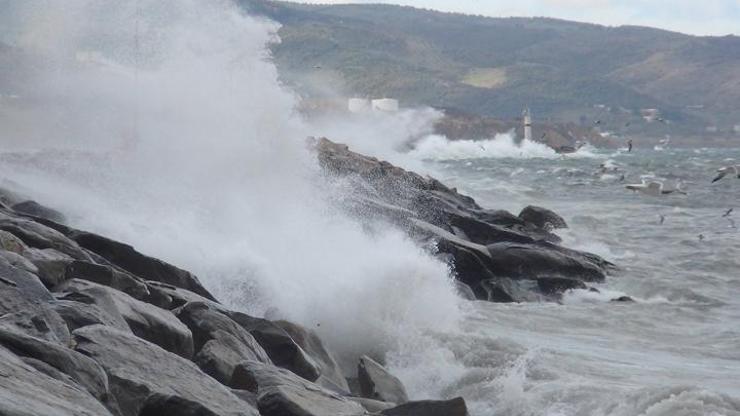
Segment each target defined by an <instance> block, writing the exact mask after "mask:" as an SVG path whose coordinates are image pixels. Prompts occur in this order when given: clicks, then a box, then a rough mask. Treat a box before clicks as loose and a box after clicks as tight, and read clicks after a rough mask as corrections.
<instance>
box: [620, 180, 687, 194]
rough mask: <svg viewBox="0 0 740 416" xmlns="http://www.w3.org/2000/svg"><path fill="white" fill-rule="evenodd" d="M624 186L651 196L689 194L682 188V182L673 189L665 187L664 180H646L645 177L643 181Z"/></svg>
mask: <svg viewBox="0 0 740 416" xmlns="http://www.w3.org/2000/svg"><path fill="white" fill-rule="evenodd" d="M624 187H625V188H627V189H629V190H631V191H635V192H640V193H643V194H645V195H650V196H661V195H668V194H672V193H679V194H683V195H688V194H687V193H686V192H684V191H683V190H682V189H681V184H680V183H679V184H678V185H676V187H675V188H673V189H664V188H663V182H659V181H650V182H646V181H645V180H644V179H643V181H642V183H633V184H629V185H625V186H624Z"/></svg>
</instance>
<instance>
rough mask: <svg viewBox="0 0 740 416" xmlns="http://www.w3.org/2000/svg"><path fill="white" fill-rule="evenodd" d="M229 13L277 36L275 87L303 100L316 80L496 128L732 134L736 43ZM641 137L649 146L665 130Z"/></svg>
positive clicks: (738, 73)
mask: <svg viewBox="0 0 740 416" xmlns="http://www.w3.org/2000/svg"><path fill="white" fill-rule="evenodd" d="M241 1H242V3H243V5H244V6H245V7H246V8H247V9H249V10H250V11H252V12H255V13H260V14H263V15H266V16H268V17H270V18H272V19H274V20H276V21H278V22H280V23H281V24H282V28H281V29H280V32H279V35H280V38H281V39H282V42H280V43H278V44H275V45H274V46H273V48H272V49H273V56H274V59H275V61H276V63H277V65H278V68H279V70H280V73H281V77H282V78H283V80H284V82H286V83H288V84H292V85H294V86H295V87H297V88H298V89H299V90H300V91H302V92H303V93H305V94H307V95H311V94H317V95H320V94H327V91H326V90H325V89H321V88H317V87H316V86H315V85H314V84H313V83H312V82H310V79H307V75H310V74H313V73H315V72H325V73H327V74H331V75H332V79H333V80H334V81H335V82H333V85H332V86H333V87H334V88H335V89H336V91H335V92H336V93H337V94H344V95H365V96H393V97H398V98H400V99H401V100H402V102H403V103H404V104H405V105H432V106H435V107H438V108H446V109H454V110H456V111H459V112H465V113H470V114H478V115H483V116H491V117H499V118H512V117H516V116H518V115H519V114H520V112H521V109H522V108H523V107H524V106H527V105H529V106H531V107H532V109H533V111H534V112H535V114H536V115H537V116H538V117H540V118H543V117H544V118H551V119H552V120H559V121H572V122H577V123H582V124H587V123H591V122H593V121H595V120H597V119H603V120H604V122H606V121H610V122H612V123H613V125H617V124H619V125H620V126H626V125H627V124H628V123H629V124H631V125H636V124H637V123H636V121H639V109H641V108H659V109H660V110H661V112H662V115H663V117H664V118H665V119H666V120H670V129H671V131H674V132H675V131H676V130H677V129H680V130H683V131H684V132H690V131H692V130H695V131H703V130H704V127H705V126H707V125H715V124H716V125H719V126H720V128H722V127H723V126H731V125H734V124H738V123H740V38H738V37H723V38H717V37H695V36H688V35H683V34H679V33H673V32H668V31H662V30H657V29H650V28H642V27H633V26H623V27H616V28H614V27H605V26H599V25H593V24H584V23H574V22H568V21H562V20H556V19H548V18H486V17H480V16H468V15H462V14H453V13H441V12H435V11H429V10H420V9H414V8H411V7H401V6H391V5H332V6H326V5H301V4H295V3H285V2H274V1H268V0H241ZM314 75H315V74H314ZM314 78H315V77H314ZM599 105H603V106H604V107H601V106H599ZM643 124H644V123H643ZM641 128H647V129H648V130H650V129H653V130H654V133H656V134H658V133H660V132H666V131H665V130H666V129H667V124H661V123H652V124H651V126H644V125H643V126H642V127H641ZM624 129H625V130H627V131H626V133H629V128H627V127H624Z"/></svg>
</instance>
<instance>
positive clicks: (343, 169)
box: [313, 139, 613, 302]
mask: <svg viewBox="0 0 740 416" xmlns="http://www.w3.org/2000/svg"><path fill="white" fill-rule="evenodd" d="M313 144H314V146H315V149H316V151H317V154H318V159H319V162H320V164H321V166H322V167H323V168H324V170H325V172H327V174H328V175H333V176H338V177H342V178H343V179H344V180H349V181H356V182H357V186H355V187H354V189H356V192H355V194H354V195H352V196H350V197H348V198H347V200H346V201H342V202H343V204H344V205H345V206H346V209H347V210H348V211H349V212H351V213H355V214H358V216H359V217H360V219H366V218H371V219H375V220H377V219H380V220H385V221H387V222H390V223H392V224H395V225H397V226H399V227H401V228H403V229H406V230H407V231H408V233H409V234H410V235H411V236H412V237H413V238H415V239H417V240H419V241H421V242H423V243H427V244H430V245H432V246H436V248H437V254H438V255H439V256H440V258H444V259H445V260H446V261H447V262H448V263H449V264H450V266H451V267H452V268H453V269H454V272H455V275H456V277H457V279H458V280H459V281H461V282H462V283H464V284H465V285H467V286H468V287H469V288H470V289H471V290H472V292H473V293H474V294H475V297H476V298H478V299H484V300H491V301H497V302H512V301H519V299H521V298H522V297H520V296H512V295H511V294H510V293H508V291H507V290H506V289H505V287H504V286H505V285H506V283H505V281H506V280H507V279H514V280H522V281H527V282H529V283H530V284H524V285H519V286H520V287H522V288H525V287H531V288H533V289H534V291H535V292H534V293H533V294H540V292H539V289H538V285H537V280H538V279H539V278H543V277H557V278H564V279H571V280H577V281H582V282H593V281H601V280H603V279H604V278H605V277H606V275H607V272H608V271H609V270H610V269H611V268H613V265H612V264H611V263H609V262H607V261H605V260H604V259H601V258H600V257H598V256H596V255H593V254H589V253H582V252H578V251H575V250H569V249H567V248H564V247H562V246H560V245H558V244H557V243H558V242H560V238H559V237H558V236H556V235H555V234H552V233H551V230H553V229H557V228H564V227H567V224H566V222H565V220H564V219H563V218H562V217H560V216H559V215H557V214H556V213H554V212H552V211H550V210H547V209H545V208H540V207H534V206H529V207H526V208H525V209H524V210H522V212H521V214H520V215H519V216H516V215H513V214H511V213H509V212H506V211H501V210H486V209H483V208H481V207H480V206H479V205H478V204H476V202H475V201H474V200H473V199H472V198H470V197H468V196H465V195H461V194H460V193H458V192H457V190H455V189H451V188H448V187H446V186H445V185H443V184H442V183H440V182H439V181H437V180H435V179H433V178H430V177H422V176H420V175H418V174H416V173H413V172H408V171H405V170H403V169H401V168H398V167H396V166H393V165H391V164H390V163H388V162H383V161H379V160H377V159H375V158H371V157H367V156H363V155H360V154H357V153H354V152H352V151H350V150H349V148H348V147H347V146H345V145H342V144H336V143H333V142H331V141H329V140H327V139H319V140H314V142H313ZM558 288H560V286H557V285H556V286H552V287H548V288H547V289H548V290H555V289H558ZM466 293H468V292H467V291H466ZM525 298H527V299H530V298H531V299H539V300H543V298H542V297H538V296H526V297H525ZM549 299H550V298H548V299H544V300H549ZM552 299H553V300H554V299H555V298H554V297H553V298H552Z"/></svg>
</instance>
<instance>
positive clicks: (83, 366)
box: [0, 327, 108, 401]
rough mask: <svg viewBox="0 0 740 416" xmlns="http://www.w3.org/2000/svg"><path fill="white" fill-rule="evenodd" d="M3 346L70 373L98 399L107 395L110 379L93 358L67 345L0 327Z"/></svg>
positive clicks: (17, 353) (102, 399) (0, 342)
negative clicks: (63, 345)
mask: <svg viewBox="0 0 740 416" xmlns="http://www.w3.org/2000/svg"><path fill="white" fill-rule="evenodd" d="M0 345H2V346H3V347H5V348H7V349H8V350H10V351H12V352H13V353H15V354H16V355H17V356H20V357H28V358H32V359H35V360H38V361H41V362H43V363H46V364H48V365H50V366H51V367H53V368H54V369H56V370H57V371H60V372H62V373H64V374H65V375H67V376H69V378H71V379H72V380H74V381H75V382H76V383H78V384H79V385H80V386H82V387H84V388H85V389H86V390H87V391H88V392H89V393H90V394H91V395H93V396H94V397H95V398H97V399H98V400H101V401H104V400H106V399H107V394H108V378H107V377H106V375H105V373H104V372H103V369H102V368H100V366H99V365H98V364H97V363H95V361H93V360H92V359H90V358H88V357H86V356H84V355H82V354H80V353H78V352H76V351H74V350H70V349H68V348H66V347H62V346H60V345H57V344H52V343H50V342H47V341H43V340H40V339H38V338H34V337H31V336H28V335H24V334H20V333H15V332H11V331H8V330H5V329H3V328H1V327H0Z"/></svg>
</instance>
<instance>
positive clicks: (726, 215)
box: [722, 208, 734, 218]
mask: <svg viewBox="0 0 740 416" xmlns="http://www.w3.org/2000/svg"><path fill="white" fill-rule="evenodd" d="M733 210H734V208H730V209H728V210H727V212H725V213H724V215H722V218H726V217H729V216H730V214H732V211H733Z"/></svg>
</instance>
